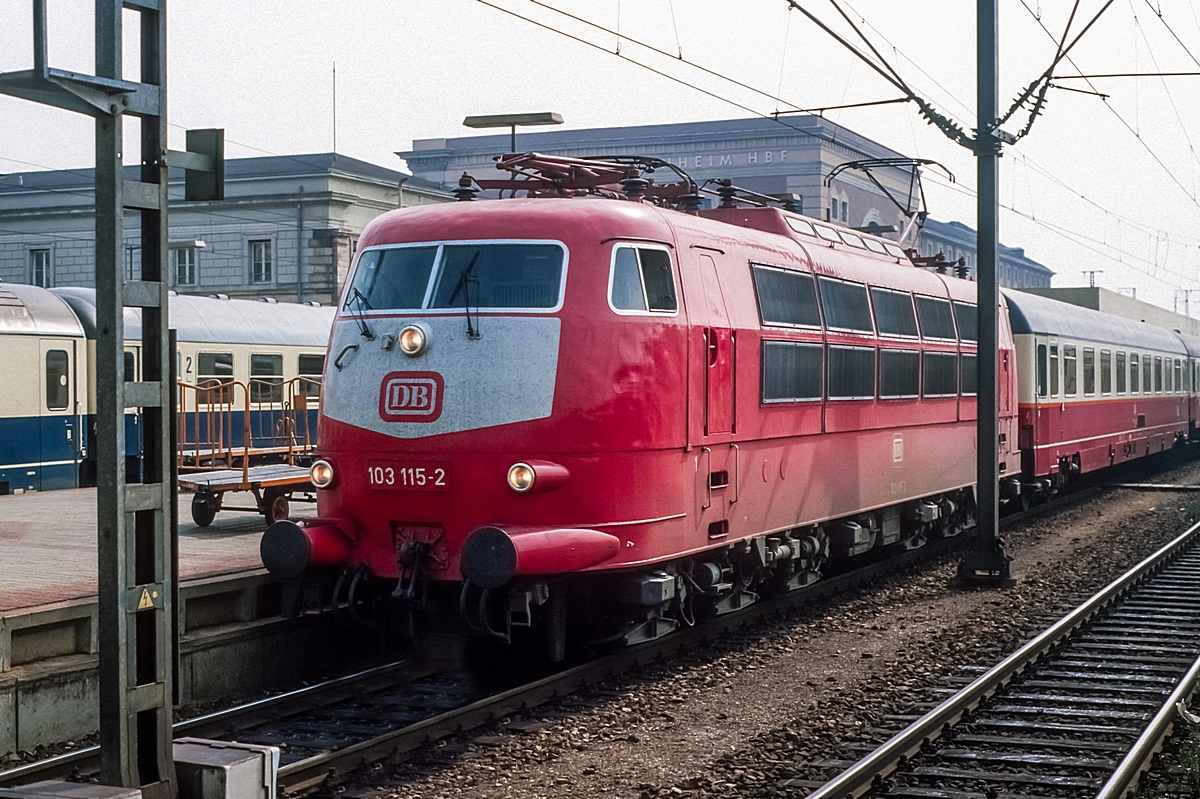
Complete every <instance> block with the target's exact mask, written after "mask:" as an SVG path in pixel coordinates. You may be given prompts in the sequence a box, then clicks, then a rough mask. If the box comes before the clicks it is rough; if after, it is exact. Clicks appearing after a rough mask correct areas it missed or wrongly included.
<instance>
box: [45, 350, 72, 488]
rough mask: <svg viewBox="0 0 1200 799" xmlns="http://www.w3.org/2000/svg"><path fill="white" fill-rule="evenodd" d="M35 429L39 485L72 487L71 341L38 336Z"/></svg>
mask: <svg viewBox="0 0 1200 799" xmlns="http://www.w3.org/2000/svg"><path fill="white" fill-rule="evenodd" d="M40 350H41V353H40V354H41V358H40V364H41V376H40V379H39V380H38V384H39V393H40V397H39V400H40V402H39V414H38V415H39V419H38V432H39V434H40V438H41V442H42V457H41V473H42V474H41V488H42V490H43V491H51V490H54V489H57V488H74V487H76V486H77V485H78V478H79V455H78V452H79V449H78V448H79V429H78V428H79V408H78V406H77V401H78V397H77V395H76V389H77V386H76V375H75V357H76V353H75V342H74V341H71V340H70V339H42V340H41V342H40Z"/></svg>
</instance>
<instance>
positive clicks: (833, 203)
mask: <svg viewBox="0 0 1200 799" xmlns="http://www.w3.org/2000/svg"><path fill="white" fill-rule="evenodd" d="M837 220H838V203H837V198H836V197H832V198H830V200H829V216H827V217H825V221H826V222H836V221H837Z"/></svg>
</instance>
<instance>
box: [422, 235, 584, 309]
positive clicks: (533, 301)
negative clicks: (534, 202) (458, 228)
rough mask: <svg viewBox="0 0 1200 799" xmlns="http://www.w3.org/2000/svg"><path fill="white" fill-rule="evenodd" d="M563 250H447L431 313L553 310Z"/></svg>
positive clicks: (527, 247) (494, 247) (456, 247)
mask: <svg viewBox="0 0 1200 799" xmlns="http://www.w3.org/2000/svg"><path fill="white" fill-rule="evenodd" d="M562 268H563V251H562V249H561V248H560V247H556V246H554V245H553V244H478V245H475V244H471V245H458V244H455V245H447V246H445V247H443V248H442V258H441V263H440V264H439V268H438V276H437V278H436V280H435V283H434V288H433V296H432V297H431V299H430V301H429V307H430V308H553V307H554V306H556V305H558V291H559V286H560V285H561V284H562Z"/></svg>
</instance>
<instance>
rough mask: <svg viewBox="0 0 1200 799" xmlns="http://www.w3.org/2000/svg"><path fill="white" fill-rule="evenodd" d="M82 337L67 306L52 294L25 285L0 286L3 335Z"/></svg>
mask: <svg viewBox="0 0 1200 799" xmlns="http://www.w3.org/2000/svg"><path fill="white" fill-rule="evenodd" d="M14 333H15V334H18V335H36V336H82V335H83V327H82V326H81V325H80V324H79V320H78V319H76V318H75V314H74V313H72V312H71V308H70V307H69V306H68V305H67V303H65V302H63V301H62V299H61V298H60V297H56V296H54V294H53V293H52V292H50V291H47V290H46V289H44V288H40V287H38V286H27V285H25V284H22V283H0V334H14Z"/></svg>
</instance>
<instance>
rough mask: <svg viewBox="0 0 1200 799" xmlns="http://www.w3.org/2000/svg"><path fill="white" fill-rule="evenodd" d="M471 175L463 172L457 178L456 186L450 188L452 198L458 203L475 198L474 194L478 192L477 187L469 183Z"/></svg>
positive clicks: (467, 201)
mask: <svg viewBox="0 0 1200 799" xmlns="http://www.w3.org/2000/svg"><path fill="white" fill-rule="evenodd" d="M471 183H472V181H471V176H470V175H468V174H467V173H466V172H463V174H462V177H461V178H459V179H458V188H456V189H453V190H451V192H450V193H451V194H453V195H454V199H456V200H458V201H459V202H460V203H469V202H471V201H472V200H474V199H475V195H476V194H478V193H479V189H477V188H475V187H474V186H472V185H471Z"/></svg>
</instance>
